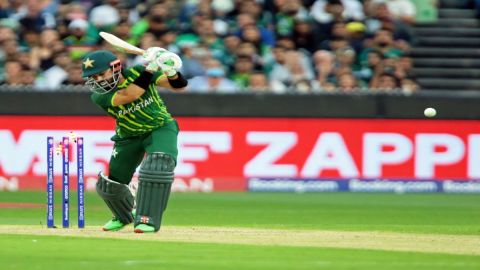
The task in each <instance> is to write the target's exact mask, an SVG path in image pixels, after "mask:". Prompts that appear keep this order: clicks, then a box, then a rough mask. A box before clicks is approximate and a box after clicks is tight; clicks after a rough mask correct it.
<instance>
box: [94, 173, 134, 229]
mask: <svg viewBox="0 0 480 270" xmlns="http://www.w3.org/2000/svg"><path fill="white" fill-rule="evenodd" d="M97 193H98V195H100V197H101V198H102V199H103V200H104V201H105V203H106V204H107V206H108V208H109V209H110V211H112V213H113V215H114V218H113V219H112V220H110V221H109V222H107V224H105V225H104V226H103V230H104V231H117V230H120V229H121V228H123V227H124V226H125V225H127V224H129V223H132V222H133V215H132V209H133V205H134V201H135V198H134V197H133V195H132V193H131V192H130V189H129V188H128V186H127V185H125V184H121V183H118V182H115V181H113V180H110V179H108V178H107V177H106V176H105V175H103V174H102V173H99V174H98V182H97Z"/></svg>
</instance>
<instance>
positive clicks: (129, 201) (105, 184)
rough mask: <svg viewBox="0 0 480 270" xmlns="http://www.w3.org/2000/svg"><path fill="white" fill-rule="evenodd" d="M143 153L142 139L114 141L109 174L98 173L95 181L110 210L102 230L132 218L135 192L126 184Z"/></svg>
mask: <svg viewBox="0 0 480 270" xmlns="http://www.w3.org/2000/svg"><path fill="white" fill-rule="evenodd" d="M144 154H145V151H144V149H143V145H142V140H141V139H123V140H116V141H115V145H114V148H113V151H112V156H111V158H110V164H109V170H110V173H109V176H108V177H106V176H105V175H103V174H100V175H99V180H98V182H97V192H98V194H99V195H100V197H102V198H103V200H104V201H105V203H106V204H107V206H108V208H109V209H110V210H111V212H112V214H113V219H111V220H110V221H108V222H107V223H106V224H105V225H104V226H103V230H105V231H116V230H119V229H121V228H123V227H124V226H125V225H127V224H129V223H132V222H133V216H132V210H133V208H134V204H135V194H134V192H132V189H131V187H130V186H129V185H128V184H129V183H130V181H131V179H132V176H133V174H134V173H135V169H136V168H137V166H138V165H139V164H140V162H141V161H142V159H143V156H144ZM133 215H134V214H133Z"/></svg>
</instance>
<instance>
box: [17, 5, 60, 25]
mask: <svg viewBox="0 0 480 270" xmlns="http://www.w3.org/2000/svg"><path fill="white" fill-rule="evenodd" d="M26 7H27V13H26V14H25V15H24V16H23V17H21V18H20V19H19V22H20V24H21V25H22V29H31V30H33V31H35V32H37V33H40V32H41V31H43V30H45V29H52V28H55V17H54V16H53V14H51V13H49V12H43V11H42V3H41V2H40V1H38V0H27V1H26Z"/></svg>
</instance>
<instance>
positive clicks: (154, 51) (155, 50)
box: [142, 47, 168, 62]
mask: <svg viewBox="0 0 480 270" xmlns="http://www.w3.org/2000/svg"><path fill="white" fill-rule="evenodd" d="M165 52H168V51H167V50H165V49H164V48H160V47H150V48H148V49H147V50H145V52H144V53H143V55H142V56H143V59H144V60H145V61H146V62H152V61H155V59H156V58H157V55H158V54H162V53H165Z"/></svg>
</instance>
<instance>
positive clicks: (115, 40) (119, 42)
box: [99, 32, 145, 55]
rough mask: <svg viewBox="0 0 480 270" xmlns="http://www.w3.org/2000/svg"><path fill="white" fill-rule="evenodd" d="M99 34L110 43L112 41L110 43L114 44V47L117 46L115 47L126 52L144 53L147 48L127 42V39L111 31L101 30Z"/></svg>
mask: <svg viewBox="0 0 480 270" xmlns="http://www.w3.org/2000/svg"><path fill="white" fill-rule="evenodd" d="M99 35H100V36H101V37H102V38H103V39H104V40H105V41H107V42H108V43H110V45H112V46H113V47H115V49H117V50H119V51H121V52H126V53H130V54H136V55H143V53H144V52H145V50H143V49H140V48H138V47H137V46H134V45H132V44H130V43H128V42H126V41H125V40H123V39H121V38H119V37H117V36H115V35H112V34H110V33H107V32H100V33H99Z"/></svg>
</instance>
